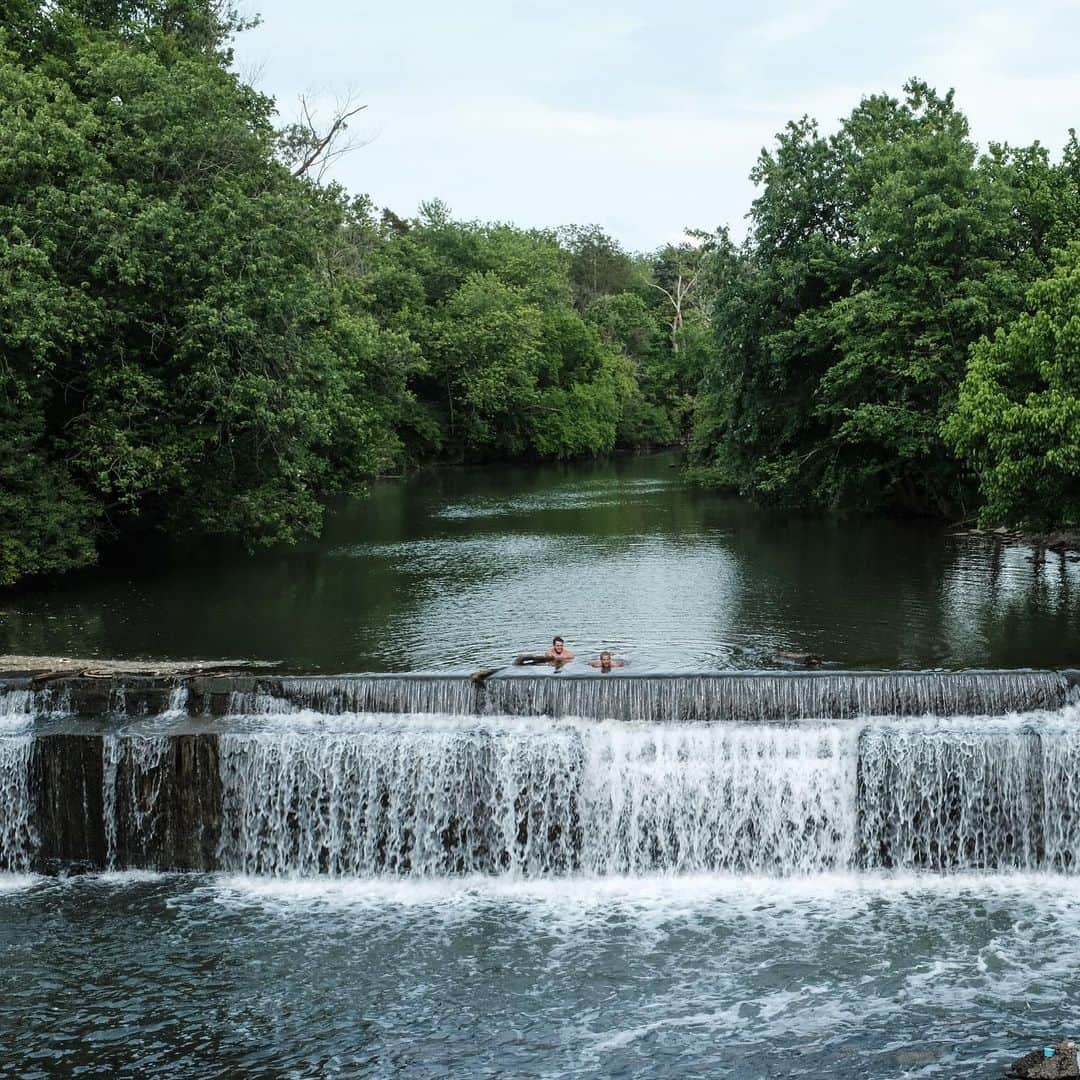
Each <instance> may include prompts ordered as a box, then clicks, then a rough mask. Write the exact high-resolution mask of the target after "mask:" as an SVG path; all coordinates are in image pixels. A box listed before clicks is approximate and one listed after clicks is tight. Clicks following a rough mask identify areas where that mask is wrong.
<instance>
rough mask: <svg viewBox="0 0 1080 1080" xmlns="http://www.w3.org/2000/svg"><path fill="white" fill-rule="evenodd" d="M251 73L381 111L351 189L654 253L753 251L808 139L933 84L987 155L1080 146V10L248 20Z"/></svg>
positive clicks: (422, 10)
mask: <svg viewBox="0 0 1080 1080" xmlns="http://www.w3.org/2000/svg"><path fill="white" fill-rule="evenodd" d="M241 7H242V10H244V11H245V12H247V13H248V14H253V13H258V14H259V15H260V16H261V18H262V24H261V25H260V26H259V27H257V28H256V29H254V30H249V31H247V32H246V33H244V34H242V35H241V36H240V37H239V39H238V40H237V42H236V67H237V70H238V71H239V72H240V73H241V74H242V75H243V76H244V77H245V78H247V79H248V80H249V81H252V82H254V84H255V85H256V86H257V87H258V88H259V89H260V90H262V91H263V92H265V93H268V94H271V95H272V96H273V97H274V98H275V99H276V100H277V102H278V108H279V112H280V113H281V115H282V117H283V119H285V120H291V119H293V118H295V116H296V114H297V101H298V98H299V95H301V94H305V95H306V96H307V97H308V99H309V100H310V101H312V102H314V103H316V105H317V106H318V108H319V109H320V110H321V111H322V114H323V115H324V116H328V115H330V113H331V112H332V109H333V106H334V103H335V101H337V100H342V99H345V98H346V97H349V96H350V95H351V97H352V99H353V100H355V101H356V102H357V103H358V104H359V103H362V104H364V105H365V106H366V108H365V110H364V111H363V112H362V113H360V114H359V115H358V116H357V117H356V120H355V122H354V125H353V127H352V130H351V134H352V135H353V136H355V137H357V138H358V140H359V142H360V143H361V145H359V146H358V147H357V149H355V150H354V151H353V152H352V153H350V154H349V155H347V156H346V157H344V158H342V159H341V160H340V161H339V162H338V163H337V164H336V166H335V167H334V169H333V171H332V172H331V173H330V174H329V175H330V178H332V179H334V180H337V181H339V182H340V183H341V184H343V185H344V186H345V187H346V188H347V189H348V190H349V191H351V192H353V193H354V194H361V193H366V194H368V195H370V196H371V197H372V199H374V201H375V203H376V204H377V205H379V206H388V207H390V208H391V209H392V210H394V211H395V212H396V213H398V214H400V215H401V216H410V215H413V214H415V213H416V210H417V207H418V206H419V204H420V203H421V202H422V201H424V200H426V199H431V198H439V199H441V200H443V201H444V202H445V203H447V204H448V205H449V206H450V208H451V211H452V212H453V214H454V216H455V217H458V218H464V219H478V220H483V221H509V222H513V223H515V224H518V225H522V226H557V225H568V224H579V225H584V224H593V223H596V224H599V225H601V226H603V227H604V228H605V229H606V230H607V231H608V232H609V233H611V234H612V235H613V236H615V237H617V238H618V239H619V240H620V241H621V242H622V243H623V244H624V245H625V246H626V247H628V248H630V249H632V250H638V251H648V250H652V249H654V248H656V247H658V246H660V245H661V244H664V243H667V242H669V241H676V240H678V239H680V238H681V236H682V232H683V229H684V228H686V227H691V228H703V229H712V228H715V227H717V226H720V225H727V226H729V227H730V228H731V229H732V233H733V235H734V236H736V237H741V236H742V235H743V234H744V233H745V229H746V221H745V216H746V213H747V211H748V210H749V208H750V202H751V200H752V199H753V197H754V187H753V184H752V183H751V182H750V180H749V178H748V174H749V172H750V169H751V168H752V166H753V164H754V161H755V160H756V158H757V156H758V154H759V152H760V151H761V149H762V147H764V146H768V145H771V143H772V141H773V138H774V136H775V133H776V132H777V131H779V130H780V129H781V128H782V127H783V126H784V124H785V123H787V121H788V120H791V119H795V118H797V117H799V116H802V115H804V114H809V115H810V116H813V117H815V118H816V119H817V120H818V121H819V122H820V123H821V125H822V127H823V129H824V130H826V131H830V130H834V129H835V128H836V126H837V124H838V121H839V119H840V118H841V117H842V116H844V115H846V114H847V113H849V112H850V111H851V109H852V108H854V106H855V105H857V104H858V102H859V100H860V99H861V98H862V97H863V96H865V95H866V94H870V93H877V92H881V91H887V92H889V93H891V94H894V95H897V94H899V93H900V91H901V88H902V86H903V83H904V82H905V80H906V79H908V78H910V77H911V76H913V75H915V76H919V77H921V78H924V79H926V80H927V81H928V82H929V83H930V84H931V85H933V86H936V87H937V88H938V89H939V90H941V91H944V90H946V89H948V88H949V87H954V88H955V90H956V95H957V102H958V104H959V105H960V107H961V108H962V109H963V111H964V112H965V113H966V114H967V115H968V117H969V119H970V121H971V125H972V134H973V136H974V138H975V139H976V140H977V141H978V142H979V144H980V145H982V146H985V145H986V143H987V142H988V141H990V140H994V141H999V142H1006V141H1007V142H1011V143H1030V142H1033V141H1034V140H1036V139H1038V140H1039V141H1040V142H1042V143H1044V144H1046V145H1048V146H1049V147H1051V148H1052V149H1053V150H1054V151H1055V152H1057V151H1058V150H1059V149H1060V148H1061V146H1062V145H1063V144H1064V141H1065V139H1066V136H1067V132H1068V129H1069V128H1070V127H1080V60H1078V58H1077V57H1078V55H1080V54H1078V52H1077V42H1080V0H1031V2H1029V3H1022V2H1015V0H1014V2H1012V3H995V2H993V0H978V2H975V0H959V2H951V0H936V2H927V0H908V2H905V3H881V2H873V0H871V2H867V0H862V2H848V0H815V2H812V3H794V2H790V0H778V2H763V3H758V4H746V3H742V4H737V3H726V2H723V0H713V2H708V0H669V2H668V3H666V4H658V3H656V2H655V0H653V2H649V3H643V2H639V0H619V2H617V3H609V2H608V0H577V2H562V0H556V2H552V3H520V2H517V0H502V2H498V3H495V2H492V3H488V2H482V0H458V2H457V3H453V4H450V3H446V0H435V2H432V0H408V2H403V0H398V2H397V3H393V2H388V0H379V2H378V3H372V2H369V0H352V2H349V0H305V2H303V3H298V2H296V0H242V4H241Z"/></svg>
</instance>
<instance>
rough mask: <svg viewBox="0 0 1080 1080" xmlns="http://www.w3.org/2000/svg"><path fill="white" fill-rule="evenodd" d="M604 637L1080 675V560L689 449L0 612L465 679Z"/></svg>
mask: <svg viewBox="0 0 1080 1080" xmlns="http://www.w3.org/2000/svg"><path fill="white" fill-rule="evenodd" d="M556 633H558V634H562V635H563V636H565V637H566V639H567V642H568V643H569V645H570V647H571V648H572V649H574V650H575V651H576V652H577V653H578V655H579V657H584V656H585V655H587V654H594V653H595V652H596V651H597V650H599V649H600V648H602V647H608V648H611V649H614V650H615V651H616V652H617V653H619V654H620V655H622V656H624V657H626V658H627V659H628V660H629V662H630V664H631V666H632V668H633V669H634V670H637V671H679V670H684V671H685V670H707V669H714V668H747V667H750V668H756V667H771V666H776V664H777V663H778V660H777V653H778V652H781V651H808V652H814V653H818V654H820V655H821V656H822V657H823V658H824V660H825V662H826V664H828V665H832V666H837V667H851V668H860V667H861V668H873V667H882V668H893V667H906V668H922V667H965V666H986V667H1010V666H1035V667H1055V666H1069V665H1075V664H1077V663H1080V562H1077V561H1075V559H1069V558H1066V557H1064V556H1053V557H1051V558H1050V559H1049V560H1047V561H1046V562H1045V563H1042V564H1036V563H1034V562H1033V561H1031V558H1030V554H1029V553H1028V552H1026V551H1025V550H1022V549H1017V548H1003V547H1001V546H999V545H997V544H994V543H992V542H988V541H985V540H980V539H975V538H971V537H953V536H950V535H948V533H947V532H946V531H945V530H944V529H942V528H941V527H939V526H936V525H933V524H928V523H925V522H911V521H907V522H904V521H885V520H871V521H866V520H859V519H852V520H849V521H841V520H839V519H835V518H820V517H818V518H812V517H807V518H803V517H792V516H783V515H777V514H770V513H767V512H764V511H761V510H756V509H754V508H752V507H749V506H748V505H746V504H745V503H742V502H740V501H738V500H733V499H729V498H725V497H722V496H719V495H716V494H714V493H710V492H704V491H699V490H695V489H693V488H690V487H688V486H687V485H685V484H684V483H683V482H682V481H681V479H680V473H679V470H678V462H677V459H676V458H675V457H673V456H671V455H657V456H652V457H637V458H620V459H616V460H613V461H608V462H603V463H598V464H575V465H566V466H543V467H540V466H536V467H530V468H524V467H520V468H488V469H453V470H451V469H447V470H438V471H429V472H425V473H423V474H421V475H419V476H416V477H413V478H411V479H409V480H405V481H386V482H383V483H380V484H378V485H376V487H375V489H374V492H373V494H372V496H371V497H370V498H368V499H363V500H354V501H349V502H347V503H344V504H342V505H340V506H338V507H337V508H336V509H335V511H334V512H333V513H332V514H331V516H330V518H329V521H328V523H327V528H326V531H325V534H324V536H323V538H322V539H321V541H319V542H318V543H317V544H311V545H308V546H305V547H302V548H300V549H296V550H292V551H285V552H280V553H274V554H269V555H267V554H264V555H261V556H256V557H247V556H245V555H242V554H232V555H228V556H221V557H219V558H217V559H215V560H210V559H208V558H204V559H202V560H201V561H196V562H190V561H189V562H184V561H181V560H177V561H171V562H164V563H163V561H162V560H161V559H157V558H155V559H154V560H153V561H152V563H151V564H150V565H144V566H137V567H125V568H123V569H116V568H111V569H103V570H100V571H96V572H94V573H93V574H89V575H86V576H84V577H82V578H78V579H72V580H70V581H68V582H66V583H64V584H63V585H61V586H60V587H59V588H56V589H53V590H51V591H47V592H46V591H41V592H30V593H21V594H19V595H17V596H15V597H7V598H4V599H2V600H0V650H2V651H6V652H23V653H48V654H63V655H76V656H78V655H92V656H115V657H126V658H132V657H173V658H189V657H206V656H212V657H234V656H243V657H247V658H256V659H268V660H282V661H284V662H285V664H286V666H287V667H289V668H291V669H293V670H298V671H300V670H302V671H326V672H331V671H333V672H342V671H354V672H356V671H406V670H426V669H438V670H471V669H474V668H477V667H486V666H495V665H498V664H502V663H506V662H507V661H508V660H510V659H511V658H512V657H513V656H514V655H515V654H517V653H519V652H529V651H539V650H541V649H543V648H544V647H546V645H547V644H548V643H549V642H550V639H551V637H552V636H553V635H554V634H556Z"/></svg>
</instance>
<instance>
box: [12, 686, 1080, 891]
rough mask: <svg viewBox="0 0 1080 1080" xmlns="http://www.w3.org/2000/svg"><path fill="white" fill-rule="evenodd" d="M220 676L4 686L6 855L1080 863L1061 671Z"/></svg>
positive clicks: (20, 860)
mask: <svg viewBox="0 0 1080 1080" xmlns="http://www.w3.org/2000/svg"><path fill="white" fill-rule="evenodd" d="M1069 678H1072V676H1069ZM91 689H92V690H93V692H94V694H96V695H97V696H96V699H95V700H97V701H98V702H101V703H105V704H103V705H102V709H103V710H105V709H108V710H113V709H115V708H116V707H117V706H118V705H119V704H120V701H119V698H120V691H118V690H117V688H115V687H110V686H108V685H107V684H104V683H103V682H97V683H95V684H94V685H93V686H92V687H91ZM212 693H213V695H216V696H217V698H218V699H224V698H226V697H227V695H228V694H229V693H234V694H236V695H242V696H243V697H242V699H241V697H240V696H237V697H236V700H234V702H233V705H234V706H235V708H234V709H233V711H234V713H239V714H242V717H238V718H236V719H229V718H225V719H222V720H218V719H213V718H212V715H213V714H212V713H211V714H210V715H207V714H206V711H205V702H206V701H207V700H208V695H207V692H206V691H205V689H202V688H200V687H196V688H195V689H194V690H192V691H191V701H190V702H189V697H188V695H189V686H188V685H187V684H181V685H174V684H171V683H170V684H169V685H168V687H167V688H166V687H164V686H162V685H156V684H150V683H144V684H141V685H139V686H137V687H134V688H133V689H131V690H130V692H129V693H127V694H126V698H127V704H128V705H129V706H131V707H132V708H133V709H134V710H135V712H134V714H133V715H130V716H125V717H123V721H122V724H119V723H118V722H117V719H116V717H115V715H113V716H112V717H111V718H110V717H108V715H107V714H105V718H101V717H102V716H103V713H100V712H99V713H98V714H96V715H95V718H94V719H93V721H92V723H91V724H90V725H85V724H84V722H83V720H82V719H81V718H76V719H70V718H69V719H67V720H63V721H60V722H50V723H48V724H45V725H42V726H41V727H37V726H36V721H37V720H38V719H39V718H41V717H43V716H46V717H58V716H62V715H63V714H64V712H65V710H68V709H70V708H71V701H70V700H68V699H67V697H66V696H65V691H64V690H63V689H62V688H60V687H52V688H49V689H41V690H31V689H30V688H28V687H25V686H23V687H9V688H7V690H6V693H0V705H2V715H4V716H6V717H8V718H11V720H12V722H10V723H9V724H7V726H6V727H5V728H0V869H12V868H16V869H18V868H26V867H30V866H33V867H35V868H37V867H39V866H42V867H46V868H49V867H56V868H62V867H64V866H70V865H75V864H77V865H80V866H86V867H92V866H114V867H117V868H122V867H136V866H144V867H157V868H162V869H166V868H179V869H217V868H221V869H227V870H232V871H238V872H244V873H252V874H269V875H318V874H326V875H359V876H370V875H412V876H421V877H425V876H426V877H434V876H445V875H458V874H472V873H482V874H505V875H513V876H519V877H542V876H560V875H570V874H581V875H629V876H634V875H644V874H655V873H663V874H701V873H715V872H729V873H753V874H771V875H791V874H807V873H818V872H823V871H829V870H850V871H858V870H870V871H880V870H894V869H905V870H916V871H933V872H952V871H963V870H998V871H1053V872H1058V873H1080V702H1077V701H1072V702H1071V703H1070V691H1069V687H1068V679H1067V678H1066V676H1064V675H1058V674H1055V673H1049V672H959V673H945V672H911V673H904V672H900V673H891V674H873V673H870V674H865V675H863V674H851V673H825V674H821V673H812V674H806V673H795V674H771V673H770V674H763V675H745V674H741V675H732V676H729V675H708V676H704V675H703V676H673V677H664V676H642V677H633V676H630V677H626V676H613V677H611V678H609V679H605V678H602V677H580V676H566V675H545V676H536V675H526V676H514V677H496V678H492V679H489V680H488V681H487V683H486V684H483V683H476V682H473V681H472V680H471V679H469V678H468V677H464V676H460V677H459V676H430V677H429V676H424V677H403V676H385V677H379V676H372V677H367V676H364V677H343V678H338V679H322V678H319V679H272V678H270V679H263V678H261V677H260V678H259V679H258V680H255V679H248V680H247V682H246V684H243V685H241V686H239V687H238V686H237V684H236V683H231V684H230V683H228V682H226V684H225V687H224V688H222V687H221V686H217V687H216V688H215V689H214V690H213V691H212ZM1018 702H1019V703H1021V704H1022V705H1023V706H1024V708H1025V710H1026V711H1023V712H1019V713H1017V712H1011V713H1010V712H1009V710H1010V709H1011V708H1012V707H1014V706H1017V703H1018ZM1033 702H1034V703H1041V706H1042V707H1041V709H1040V710H1034V709H1033V708H1032V707H1031V706H1032V703H1033ZM152 703H156V704H155V705H154V707H156V708H157V709H159V710H160V709H162V708H164V712H158V713H156V714H155V715H154V717H153V719H148V718H147V716H148V714H147V713H146V709H147V707H148V705H150V704H152ZM394 705H404V706H406V707H407V708H408V710H409V711H408V712H402V713H395V712H393V711H392V709H391V706H394ZM976 707H983V708H985V709H986V710H987V713H986V714H983V715H965V713H964V710H965V709H975V708H976ZM1017 707H1018V706H1017ZM498 708H505V709H507V710H508V712H507V713H499V712H496V711H495V710H496V709H498ZM189 709H191V710H192V711H193V713H194V714H195V716H196V719H195V720H194V721H192V720H191V719H189V715H188V713H189ZM916 710H918V712H919V715H917V716H914V715H912V713H913V712H915V711H916ZM819 712H820V713H823V714H824V715H823V716H820V717H818V716H815V713H819ZM938 712H941V713H945V714H946V715H936V714H937V713H938ZM995 712H996V713H997V715H994V714H995ZM575 713H581V714H584V715H582V716H578V715H574V714H575ZM608 713H611V714H613V715H612V716H610V717H606V716H605V714H608ZM590 714H597V715H599V717H600V718H591V715H590ZM804 714H805V716H804ZM260 716H262V717H263V718H262V719H260Z"/></svg>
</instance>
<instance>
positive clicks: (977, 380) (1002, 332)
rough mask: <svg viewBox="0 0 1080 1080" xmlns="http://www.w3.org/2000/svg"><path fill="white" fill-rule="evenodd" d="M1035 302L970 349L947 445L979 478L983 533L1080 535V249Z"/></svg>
mask: <svg viewBox="0 0 1080 1080" xmlns="http://www.w3.org/2000/svg"><path fill="white" fill-rule="evenodd" d="M1028 301H1029V310H1028V311H1026V312H1024V313H1023V314H1022V315H1020V316H1019V318H1017V319H1016V320H1015V321H1014V322H1013V323H1011V324H1010V325H1009V326H1007V327H1005V328H1002V329H999V330H998V331H997V333H996V334H995V335H994V337H993V338H992V339H985V340H983V341H980V342H979V343H978V344H977V345H976V346H975V348H974V349H973V350H972V354H971V360H970V362H969V364H968V368H967V375H966V376H965V378H964V381H963V384H962V386H961V387H960V395H959V400H958V402H957V405H956V409H955V412H954V413H953V414H952V415H951V416H950V417H949V418H948V420H947V422H946V423H945V426H944V431H945V436H946V438H947V439H948V440H949V441H950V442H951V443H952V444H953V445H954V446H955V447H956V449H957V451H958V452H959V453H960V454H961V455H962V456H963V457H964V458H965V460H966V461H967V462H968V463H969V464H970V465H971V466H972V467H973V468H974V470H975V472H976V473H977V475H978V478H979V487H980V491H981V494H982V496H983V499H984V503H983V506H982V509H981V513H980V518H981V520H982V522H983V523H984V524H986V525H997V524H1008V525H1023V526H1028V527H1034V528H1050V527H1054V526H1080V243H1078V242H1074V243H1072V244H1071V245H1069V247H1068V248H1067V249H1066V250H1065V251H1064V252H1062V253H1061V255H1060V257H1059V259H1058V261H1057V265H1056V266H1055V268H1054V270H1053V271H1052V272H1051V273H1050V274H1049V275H1048V276H1047V277H1045V278H1043V279H1042V280H1041V281H1039V282H1037V283H1036V284H1035V285H1034V286H1033V287H1032V288H1031V291H1030V294H1029V297H1028Z"/></svg>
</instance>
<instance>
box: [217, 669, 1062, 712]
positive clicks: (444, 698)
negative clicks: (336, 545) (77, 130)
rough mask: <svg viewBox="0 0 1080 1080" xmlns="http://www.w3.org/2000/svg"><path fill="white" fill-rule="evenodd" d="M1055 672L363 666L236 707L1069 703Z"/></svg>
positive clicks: (231, 707) (657, 708) (233, 704)
mask: <svg viewBox="0 0 1080 1080" xmlns="http://www.w3.org/2000/svg"><path fill="white" fill-rule="evenodd" d="M1068 694H1069V684H1068V680H1067V678H1066V677H1065V676H1064V675H1062V674H1061V673H1059V672H1053V671H940V672H939V671H898V672H865V673H864V672H762V673H754V674H742V673H718V674H715V675H626V674H621V673H620V674H617V675H613V676H611V677H608V678H602V677H597V676H586V677H581V676H579V675H573V674H565V673H564V674H551V673H545V674H543V675H518V674H515V675H497V676H495V677H493V678H489V679H487V680H484V681H474V680H473V679H471V678H470V677H468V676H464V675H446V676H442V675H430V676H429V675H406V676H397V675H364V676H338V677H334V678H297V679H266V680H261V681H260V682H259V684H258V685H257V686H256V687H255V688H254V689H252V690H246V691H240V692H235V693H233V694H232V695H231V696H230V697H229V701H228V704H227V707H226V711H227V713H228V714H231V715H251V714H266V713H288V712H299V711H305V710H310V711H314V712H319V713H327V714H338V713H438V714H451V715H454V716H460V715H468V714H479V715H482V714H489V715H511V716H560V717H561V716H587V717H592V718H595V719H601V720H640V721H645V722H650V723H673V722H676V723H690V722H712V721H738V722H744V723H752V722H758V721H768V720H795V719H801V718H811V717H813V718H818V719H843V718H851V717H859V716H926V715H933V716H963V715H991V716H992V715H1000V714H1003V713H1010V712H1021V711H1026V710H1031V709H1052V708H1061V707H1062V706H1063V705H1064V704H1065V703H1066V701H1067V699H1068Z"/></svg>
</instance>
